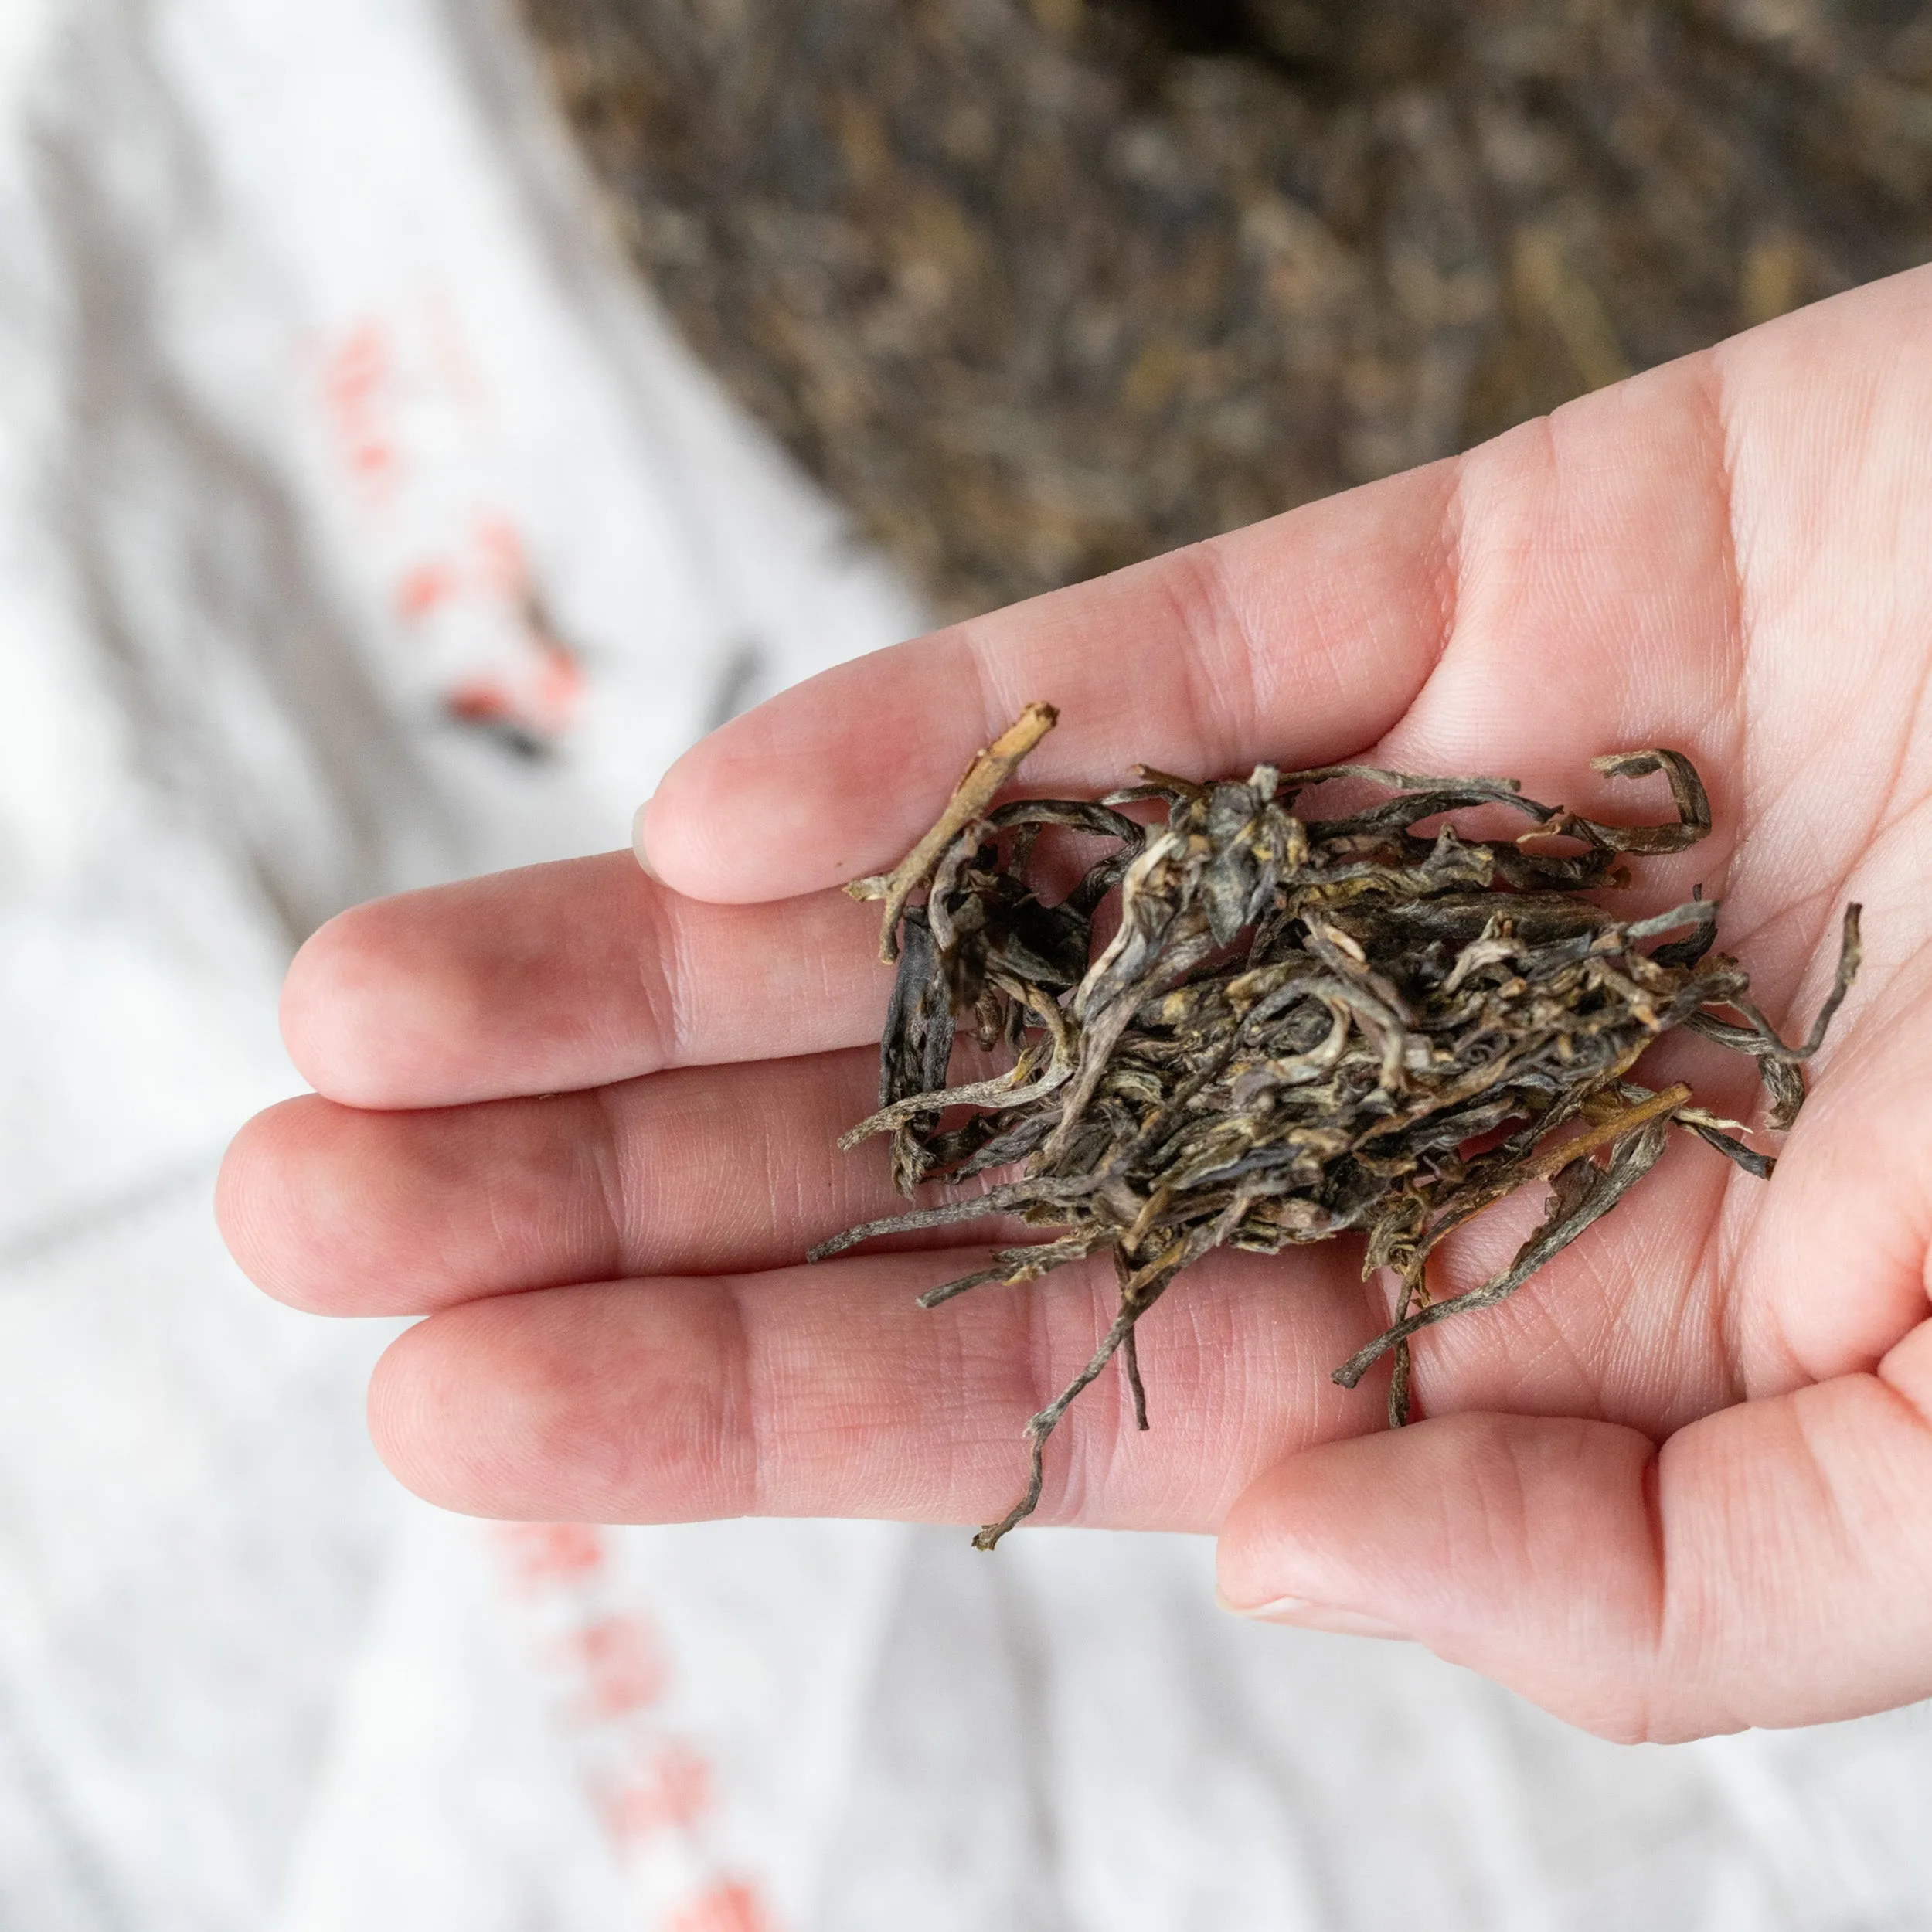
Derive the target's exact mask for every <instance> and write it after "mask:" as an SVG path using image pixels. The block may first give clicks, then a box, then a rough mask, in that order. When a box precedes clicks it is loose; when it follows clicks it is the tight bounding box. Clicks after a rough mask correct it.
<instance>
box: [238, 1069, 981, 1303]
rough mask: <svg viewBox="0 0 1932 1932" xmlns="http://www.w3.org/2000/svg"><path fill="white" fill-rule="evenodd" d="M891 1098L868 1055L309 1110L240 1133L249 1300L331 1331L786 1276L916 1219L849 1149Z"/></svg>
mask: <svg viewBox="0 0 1932 1932" xmlns="http://www.w3.org/2000/svg"><path fill="white" fill-rule="evenodd" d="M878 1084H879V1056H878V1055H877V1053H875V1052H872V1051H869V1050H868V1049H866V1048H863V1047H860V1048H857V1049H853V1050H852V1051H850V1052H848V1053H830V1054H817V1055H810V1056H804V1057H802V1058H800V1059H796V1060H774V1061H768V1062H764V1063H759V1064H757V1065H752V1066H726V1067H692V1068H686V1069H682V1070H676V1071H674V1072H670V1073H659V1074H655V1075H653V1076H651V1077H648V1078H646V1079H643V1080H627V1081H624V1082H623V1083H620V1084H619V1085H617V1086H614V1087H600V1088H595V1089H593V1090H590V1091H588V1092H584V1093H578V1094H553V1095H550V1096H549V1097H546V1098H542V1099H524V1100H490V1101H483V1102H479V1103H478V1104H475V1105H474V1106H470V1107H448V1108H440V1109H437V1110H436V1111H433V1112H413V1111H391V1112H378V1111H369V1110H366V1109H363V1108H360V1107H342V1106H338V1104H336V1103H335V1102H334V1101H332V1100H324V1099H322V1098H321V1097H318V1096H317V1095H315V1094H308V1095H304V1096H303V1097H301V1098H300V1099H297V1100H285V1101H284V1102H282V1103H281V1104H280V1105H279V1106H276V1107H270V1108H269V1109H268V1110H267V1111H266V1112H264V1113H262V1114H257V1116H256V1117H255V1118H254V1119H253V1121H250V1122H249V1124H247V1126H246V1127H245V1128H243V1130H242V1131H241V1132H240V1134H238V1135H236V1139H235V1142H234V1145H233V1146H232V1147H231V1148H230V1150H229V1152H228V1156H227V1158H226V1160H225V1161H224V1162H223V1165H222V1172H221V1177H220V1179H219V1183H218V1185H217V1186H216V1213H217V1216H218V1218H219V1221H220V1223H221V1226H222V1231H223V1235H224V1236H225V1237H226V1240H227V1242H228V1245H229V1247H230V1250H231V1251H232V1252H233V1254H234V1256H235V1258H236V1260H238V1261H239V1262H240V1264H241V1265H242V1267H243V1270H245V1271H246V1273H247V1274H248V1276H249V1277H250V1279H251V1280H252V1281H254V1282H255V1283H256V1284H257V1285H258V1286H260V1287H263V1288H265V1289H266V1290H267V1291H268V1292H269V1293H270V1294H273V1295H274V1296H276V1297H277V1298H279V1299H280V1300H282V1301H287V1302H290V1303H291V1304H294V1306H296V1307H298V1308H308V1309H310V1310H311V1311H314V1312H315V1313H317V1314H322V1315H427V1314H429V1313H430V1312H431V1311H433V1310H435V1309H437V1308H447V1307H450V1306H452V1305H453V1304H455V1303H457V1302H458V1301H469V1300H471V1299H473V1298H475V1297H477V1296H478V1295H485V1294H504V1293H507V1292H509V1291H515V1290H519V1289H525V1288H535V1287H553V1286H558V1285H560V1284H566V1283H570V1282H582V1281H612V1280H616V1279H619V1278H621V1277H632V1276H638V1275H645V1274H719V1273H722V1272H724V1271H726V1270H741V1269H753V1268H764V1267H775V1266H777V1265H778V1264H781V1263H784V1262H796V1261H802V1260H804V1252H805V1250H806V1249H807V1248H808V1247H811V1244H812V1243H814V1242H815V1241H820V1240H824V1239H825V1238H826V1236H828V1235H832V1234H836V1233H838V1232H839V1231H840V1230H842V1229H843V1228H846V1227H850V1226H853V1225H855V1223H859V1222H861V1221H866V1220H870V1219H874V1218H876V1217H878V1216H884V1215H889V1214H894V1213H900V1212H902V1211H903V1209H904V1208H905V1207H906V1202H905V1201H904V1200H903V1199H901V1197H900V1196H899V1195H898V1194H897V1192H896V1191H895V1190H894V1189H893V1186H892V1184H891V1179H890V1172H889V1162H887V1160H886V1157H885V1155H884V1152H883V1147H882V1145H881V1143H879V1142H877V1141H873V1142H869V1143H866V1144H865V1145H862V1146H860V1147H859V1148H854V1149H853V1150H852V1151H850V1152H845V1153H842V1152H841V1151H839V1148H838V1135H839V1134H841V1133H842V1132H843V1131H844V1130H845V1128H849V1127H850V1126H851V1125H852V1123H853V1122H854V1121H858V1120H861V1119H862V1118H863V1117H865V1116H866V1114H867V1113H869V1111H871V1109H872V1106H873V1105H874V1104H875V1102H876V1098H877V1093H878ZM977 1231H978V1232H980V1233H981V1234H982V1235H985V1236H988V1238H998V1237H996V1236H991V1235H990V1224H988V1226H987V1227H985V1228H982V1229H981V1230H977ZM947 1233H949V1234H951V1237H952V1240H953V1241H954V1243H957V1240H958V1238H959V1236H958V1233H957V1230H947ZM923 1245H931V1243H930V1242H928V1243H924V1244H923Z"/></svg>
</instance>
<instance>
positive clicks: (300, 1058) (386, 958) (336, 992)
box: [281, 893, 463, 1107]
mask: <svg viewBox="0 0 1932 1932" xmlns="http://www.w3.org/2000/svg"><path fill="white" fill-rule="evenodd" d="M417 897H418V895H417V894H413V893H409V894H405V895H403V896H401V897H400V898H396V899H383V900H372V902H370V903H369V904H367V905H362V906H351V907H350V908H349V910H348V911H346V912H342V913H337V914H336V915H335V917H334V918H333V919H332V920H328V923H326V924H325V925H323V926H321V927H318V929H317V930H316V931H315V932H314V933H312V934H310V936H309V937H308V940H306V941H305V942H304V944H303V945H302V947H301V950H300V951H298V953H297V954H296V955H295V957H294V960H293V961H291V964H290V965H289V968H288V974H287V978H285V979H284V981H283V982H282V997H281V1029H282V1043H283V1045H284V1046H286V1047H287V1049H288V1056H289V1058H290V1059H291V1060H292V1061H294V1063H295V1070H296V1071H297V1072H298V1073H300V1074H301V1077H302V1078H303V1079H304V1080H307V1081H308V1083H309V1085H310V1086H311V1087H314V1088H315V1090H316V1092H317V1093H318V1094H326V1095H327V1096H328V1097H329V1098H330V1099H331V1100H338V1101H340V1102H341V1103H342V1104H343V1105H345V1106H347V1107H399V1106H406V1105H408V1104H410V1101H411V1100H412V1098H413V1092H414V1090H415V1089H416V1088H417V1087H420V1085H421V1084H423V1080H424V1079H425V1077H426V1076H427V1072H428V1070H427V1068H426V1067H425V1066H424V1065H423V1062H422V1056H421V1054H420V1052H419V1051H418V1050H417V1048H418V1046H419V1043H420V1042H421V1040H423V1039H424V1038H425V1037H427V1036H430V1035H431V1034H433V1033H434V1031H435V1030H436V1029H437V1026H438V1025H439V1024H444V1025H447V1022H449V1021H450V1020H451V1019H452V1018H453V1017H454V1008H455V1005H456V1003H457V1002H459V1001H460V1000H461V998H462V995H463V987H462V985H461V981H460V979H459V978H456V977H455V976H453V975H450V974H447V973H443V972H437V971H434V970H432V969H433V966H434V956H433V954H431V953H430V951H428V950H427V949H426V948H425V947H423V945H422V944H420V937H421V935H420V934H419V933H418V932H417V930H415V927H416V924H417V921H416V920H415V918H414V917H413V915H414V914H415V913H416V912H417V906H416V904H415V901H416V900H417Z"/></svg>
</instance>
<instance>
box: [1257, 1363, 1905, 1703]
mask: <svg viewBox="0 0 1932 1932" xmlns="http://www.w3.org/2000/svg"><path fill="white" fill-rule="evenodd" d="M1929 1497H1932V1325H1927V1326H1924V1327H1922V1328H1920V1329H1918V1330H1917V1331H1916V1332H1914V1334H1913V1335H1912V1336H1911V1337H1910V1338H1908V1340H1907V1341H1906V1342H1903V1343H1901V1344H1900V1346H1899V1347H1898V1348H1897V1349H1895V1350H1894V1351H1893V1353H1892V1355H1890V1356H1889V1357H1888V1358H1887V1359H1886V1362H1884V1363H1883V1364H1882V1365H1881V1367H1880V1369H1879V1372H1878V1373H1877V1374H1876V1375H1854V1376H1842V1377H1840V1378H1839V1379H1837V1380H1835V1381H1832V1382H1829V1383H1821V1384H1818V1386H1815V1387H1812V1388H1809V1389H1802V1390H1799V1391H1797V1392H1795V1393H1792V1394H1790V1395H1787V1396H1779V1397H1777V1398H1776V1399H1774V1400H1767V1401H1759V1402H1750V1403H1744V1404H1743V1405H1742V1406H1739V1407H1736V1408H1733V1409H1730V1410H1724V1411H1723V1412H1722V1413H1719V1414H1716V1415H1713V1416H1711V1417H1707V1418H1706V1419H1705V1420H1702V1421H1701V1422H1699V1423H1693V1424H1692V1426H1691V1427H1689V1428H1687V1429H1685V1430H1682V1431H1680V1432H1679V1434H1677V1435H1675V1436H1673V1437H1672V1438H1671V1439H1670V1440H1669V1441H1668V1443H1667V1444H1665V1447H1664V1448H1663V1450H1662V1453H1661V1454H1656V1453H1655V1452H1653V1451H1652V1448H1651V1444H1649V1442H1648V1440H1646V1439H1645V1437H1642V1436H1641V1435H1639V1434H1638V1433H1637V1432H1636V1431H1635V1430H1631V1429H1626V1428H1621V1427H1617V1426H1615V1425H1614V1424H1611V1423H1598V1422H1584V1421H1577V1420H1544V1419H1534V1418H1529V1417H1509V1416H1495V1415H1474V1414H1471V1415H1466V1416H1460V1417H1452V1418H1450V1419H1447V1420H1443V1421H1440V1422H1430V1423H1422V1424H1420V1426H1418V1427H1416V1428H1414V1429H1413V1430H1403V1431H1400V1433H1398V1434H1393V1435H1383V1436H1381V1437H1374V1438H1372V1439H1369V1440H1362V1441H1357V1442H1351V1443H1344V1444H1335V1445H1332V1446H1328V1447H1320V1448H1317V1449H1315V1450H1313V1451H1310V1452H1308V1453H1307V1454H1303V1455H1300V1456H1298V1457H1296V1458H1294V1459H1293V1460H1291V1461H1288V1462H1287V1463H1286V1464H1284V1465H1283V1466H1282V1467H1281V1468H1279V1469H1276V1470H1273V1471H1270V1472H1269V1473H1268V1474H1267V1475H1266V1476H1264V1478H1261V1480H1260V1481H1258V1482H1257V1484H1256V1485H1254V1487H1253V1488H1252V1489H1251V1490H1250V1492H1248V1493H1247V1495H1243V1497H1242V1498H1240V1501H1239V1502H1238V1503H1236V1505H1235V1506H1234V1508H1233V1510H1232V1511H1231V1512H1230V1515H1229V1516H1228V1519H1227V1521H1226V1524H1225V1525H1224V1526H1223V1532H1222V1539H1221V1546H1220V1558H1219V1568H1220V1587H1221V1590H1222V1594H1223V1597H1224V1598H1225V1599H1226V1600H1227V1601H1228V1602H1229V1603H1230V1604H1231V1605H1233V1606H1234V1607H1238V1608H1240V1609H1243V1610H1244V1611H1247V1612H1248V1613H1249V1614H1252V1615H1257V1616H1261V1617H1270V1618H1272V1619H1274V1620H1275V1621H1283V1622H1290V1623H1304V1624H1317V1625H1326V1626H1328V1627H1332V1628H1361V1627H1362V1626H1363V1624H1365V1622H1366V1624H1372V1625H1379V1626H1380V1627H1382V1628H1383V1629H1385V1630H1386V1631H1394V1632H1400V1633H1403V1634H1408V1635H1410V1636H1413V1637H1415V1638H1420V1640H1421V1641H1423V1642H1424V1643H1426V1644H1427V1645H1429V1647H1430V1648H1431V1649H1432V1650H1434V1651H1437V1652H1438V1653H1439V1654H1440V1655H1443V1656H1444V1657H1447V1658H1450V1659H1451V1660H1452V1661H1454V1662H1458V1663H1462V1664H1466V1665H1469V1666H1470V1667H1471V1668H1473V1669H1475V1670H1479V1671H1481V1672H1483V1673H1484V1674H1485V1675H1488V1676H1490V1677H1493V1678H1495V1679H1497V1680H1498V1681H1499V1682H1502V1683H1504V1684H1506V1685H1509V1686H1510V1687H1511V1688H1512V1689H1515V1690H1517V1691H1519V1692H1521V1693H1522V1695H1523V1696H1526V1697H1528V1698H1530V1699H1532V1700H1533V1701H1535V1702H1537V1703H1539V1704H1541V1705H1543V1706H1544V1707H1545V1708H1546V1709H1549V1710H1552V1711H1554V1712H1555V1713H1556V1714H1557V1715H1558V1716H1562V1717H1564V1718H1566V1719H1569V1720H1570V1722H1572V1723H1577V1724H1580V1725H1582V1726H1584V1727H1585V1728H1586V1729H1587V1730H1593V1731H1596V1732H1597V1733H1600V1734H1601V1735H1603V1736H1608V1737H1614V1738H1619V1739H1626V1740H1628V1739H1638V1738H1650V1739H1655V1740H1669V1739H1680V1738H1685V1737H1695V1736H1704V1735H1706V1734H1709V1733H1713V1732H1717V1731H1730V1730H1738V1729H1740V1728H1742V1727H1743V1726H1747V1725H1787V1724H1805V1723H1820V1722H1824V1721H1826V1720H1829V1719H1837V1718H1844V1717H1850V1716H1857V1715H1859V1714H1860V1713H1864V1712H1867V1711H1873V1710H1879V1709H1887V1708H1889V1707H1890V1706H1893V1705H1896V1704H1900V1703H1904V1702H1908V1701H1910V1700H1911V1699H1915V1698H1920V1697H1923V1696H1926V1695H1927V1692H1932V1502H1928V1500H1927V1499H1928V1498H1929Z"/></svg>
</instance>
